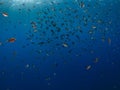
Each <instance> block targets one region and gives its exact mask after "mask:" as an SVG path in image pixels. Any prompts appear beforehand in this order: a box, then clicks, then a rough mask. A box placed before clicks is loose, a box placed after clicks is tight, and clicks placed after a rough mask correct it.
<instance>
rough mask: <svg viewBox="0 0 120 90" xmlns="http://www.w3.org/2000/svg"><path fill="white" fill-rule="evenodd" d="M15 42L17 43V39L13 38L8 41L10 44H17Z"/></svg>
mask: <svg viewBox="0 0 120 90" xmlns="http://www.w3.org/2000/svg"><path fill="white" fill-rule="evenodd" d="M15 41H16V39H15V38H13V37H12V38H9V39H8V42H10V43H13V42H15Z"/></svg>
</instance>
